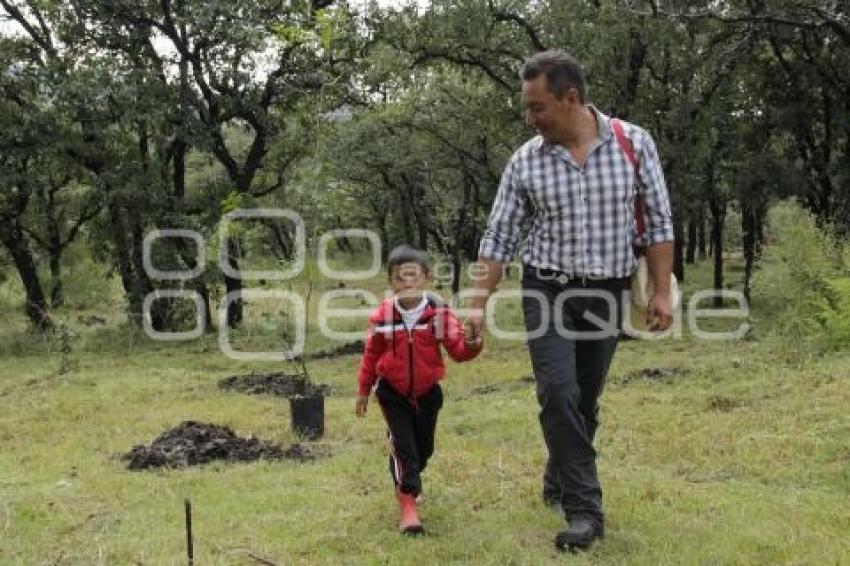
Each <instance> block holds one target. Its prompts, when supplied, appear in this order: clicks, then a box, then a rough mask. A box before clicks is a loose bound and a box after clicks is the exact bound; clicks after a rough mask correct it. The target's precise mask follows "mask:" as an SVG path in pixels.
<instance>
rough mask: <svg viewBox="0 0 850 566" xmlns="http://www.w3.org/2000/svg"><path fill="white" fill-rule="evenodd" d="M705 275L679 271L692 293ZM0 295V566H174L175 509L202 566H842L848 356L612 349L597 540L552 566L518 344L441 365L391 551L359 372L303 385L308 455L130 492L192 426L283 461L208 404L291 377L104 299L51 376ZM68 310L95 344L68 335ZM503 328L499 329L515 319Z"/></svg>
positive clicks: (275, 432) (765, 342) (674, 345)
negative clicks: (159, 326)
mask: <svg viewBox="0 0 850 566" xmlns="http://www.w3.org/2000/svg"><path fill="white" fill-rule="evenodd" d="M708 269H709V266H708V264H704V265H700V266H698V268H697V269H694V270H692V271H690V272H689V275H690V277H689V280H688V289H689V290H690V291H692V290H694V289H696V288H700V287H701V286H706V282H707V281H708V280H709V272H708ZM732 273H733V274H734V275H735V276H737V274H738V273H739V271H735V270H734V269H733V270H732ZM731 283H732V284H733V285H736V284H737V281H736V280H734V278H733V279H732V280H731ZM9 285H11V283H9V282H7V283H6V284H5V288H6V291H3V289H2V288H0V291H3V292H5V293H6V294H7V295H6V298H5V302H6V303H7V307H6V311H7V314H5V315H4V317H5V318H6V320H5V321H4V323H3V327H2V335H3V341H4V343H5V347H4V349H3V351H2V352H0V353H2V356H3V357H2V359H0V363H1V364H2V365H0V407H2V410H0V446H2V450H0V564H27V565H29V564H87V565H88V564H157V565H158V564H185V563H186V558H185V556H186V553H185V542H184V531H183V500H184V499H185V498H190V499H191V501H192V503H193V506H194V531H195V556H196V559H195V563H196V564H200V565H208V564H262V563H263V562H261V559H263V560H266V561H267V563H276V564H341V563H342V564H434V563H439V564H443V563H447V564H450V563H459V564H460V563H475V564H545V563H553V562H556V561H563V562H569V563H576V564H652V565H655V564H818V565H821V564H850V558H847V557H848V556H850V537H848V533H850V413H848V407H850V354H848V353H841V352H834V353H831V354H828V355H820V356H812V357H805V358H801V357H799V355H798V353H796V351H795V350H794V349H793V347H791V346H789V345H787V344H784V343H782V342H779V341H776V340H771V339H767V338H765V337H764V335H765V333H764V332H761V331H760V330H761V328H760V326H759V324H760V322H759V321H760V317H762V318H763V319H767V317H769V314H770V313H761V314H760V313H758V312H756V313H755V314H754V317H753V321H754V325H755V331H754V333H753V334H752V336H751V337H750V338H749V339H746V340H741V341H735V342H711V341H704V340H697V339H695V338H693V337H690V336H689V335H688V334H687V333H685V336H684V337H683V338H681V339H676V340H665V341H657V342H638V341H628V342H624V343H622V344H621V346H620V349H619V351H618V353H617V356H616V357H615V361H614V365H613V367H612V370H611V374H610V376H609V384H608V387H607V389H606V392H605V394H604V396H603V402H602V405H603V407H602V425H601V428H600V431H599V435H598V440H597V444H598V449H599V452H600V459H599V467H600V475H601V479H602V483H603V489H604V493H605V500H606V505H607V514H608V523H607V525H606V538H605V540H604V541H603V542H601V543H600V544H598V545H597V546H595V547H594V548H593V550H592V551H591V552H589V553H585V554H579V555H566V556H565V555H560V554H558V553H557V552H556V551H555V550H554V548H553V545H552V539H553V536H554V534H555V532H556V531H557V530H558V529H559V528H561V527H562V525H563V521H562V519H560V518H559V517H557V516H556V515H554V514H553V513H552V512H550V511H549V510H547V509H546V508H544V506H543V505H542V503H541V501H540V473H541V470H542V466H543V462H544V454H545V452H544V446H543V441H542V438H541V435H540V431H539V425H538V422H537V411H538V407H537V402H536V399H535V395H534V389H533V385H532V384H530V383H529V382H527V381H524V380H522V379H521V378H522V377H523V376H526V375H528V374H530V364H529V361H528V355H527V352H526V349H525V347H524V345H523V344H522V343H521V342H498V341H494V340H489V341H488V343H487V346H486V350H485V352H484V354H483V355H482V357H481V358H480V359H479V360H478V361H476V362H473V363H470V364H463V365H452V366H451V367H450V373H449V378H448V379H447V380H446V381H445V382H444V384H445V391H446V404H445V407H444V410H443V412H442V413H441V420H440V423H439V428H438V435H437V452H436V455H435V457H434V459H433V461H432V464H431V466H430V467H429V469H428V471H427V472H426V474H425V491H426V501H425V503H424V505H423V507H422V516H423V519H424V521H425V524H426V528H427V531H428V532H427V535H426V536H425V537H422V538H419V539H407V538H402V537H401V536H399V535H398V534H397V533H396V531H395V519H396V510H395V501H394V498H393V496H392V491H391V487H390V481H389V478H388V476H387V473H386V456H385V454H386V447H385V437H384V432H383V431H384V427H383V425H382V419H381V418H380V414H379V412H378V411H376V410H375V407H374V405H373V406H372V407H370V412H369V414H368V416H367V418H365V419H362V420H358V419H356V418H355V416H354V414H353V405H354V396H353V393H354V383H355V375H356V368H357V365H358V361H359V360H358V357H357V356H347V357H341V358H336V359H332V360H322V361H314V362H312V363H311V364H310V366H309V367H310V370H311V372H312V374H313V377H314V378H315V379H316V380H317V381H321V382H324V383H328V384H330V385H331V386H332V394H331V396H330V397H329V398H328V399H327V402H326V418H327V420H326V428H327V434H326V436H325V438H324V439H322V440H321V441H320V445H321V446H322V447H323V448H324V449H325V450H326V451H327V452H328V453H329V456H328V457H327V458H323V459H320V460H318V461H316V462H313V463H296V462H286V461H284V462H260V463H254V464H212V465H207V466H204V467H200V468H194V469H187V470H169V471H162V472H130V471H127V470H126V469H125V467H124V462H122V461H121V460H120V459H119V455H120V454H121V453H123V452H126V451H128V450H129V449H130V448H131V447H132V446H133V445H135V444H142V443H145V444H148V443H150V442H151V440H153V438H155V437H156V436H157V435H159V434H160V433H161V432H163V431H164V430H166V429H168V428H171V427H173V426H176V425H177V424H179V423H180V422H181V421H183V420H187V419H192V420H200V421H206V422H211V423H215V424H223V425H228V426H231V427H232V428H233V429H234V430H235V431H236V432H237V434H239V435H240V436H247V435H249V434H254V435H256V436H257V437H259V438H263V439H267V440H272V441H274V442H278V443H281V444H283V445H289V444H290V443H292V442H294V441H296V440H297V439H296V438H295V437H294V436H293V435H292V432H291V431H290V427H289V408H288V405H287V404H286V402H285V400H281V399H277V398H273V397H264V396H249V395H243V394H239V393H232V392H225V391H222V390H220V389H219V388H218V387H217V385H216V384H217V381H218V380H219V379H221V378H223V377H226V376H229V375H234V374H242V373H248V372H250V371H264V372H268V371H273V370H279V369H286V368H285V367H283V368H282V367H281V364H273V363H263V362H236V361H232V360H230V359H228V358H226V357H225V356H223V355H222V354H221V352H220V351H219V349H218V345H217V344H216V341H215V339H214V338H204V339H201V340H198V341H196V342H192V343H189V344H182V345H164V344H155V343H151V342H150V341H148V340H147V339H145V338H144V337H143V336H140V335H139V334H138V333H134V332H131V331H129V330H127V329H126V328H123V327H120V326H118V325H119V323H120V320H121V314H120V310H119V304H118V301H117V300H116V301H112V302H110V301H106V302H100V303H98V302H96V301H92V302H90V303H89V304H86V305H76V306H77V307H84V309H83V310H82V311H74V314H73V316H72V315H71V314H70V312H71V311H69V314H68V315H67V317H66V319H67V320H68V321H69V322H68V324H69V325H71V326H72V327H73V328H74V329H75V331H76V332H77V337H76V339H75V342H74V344H75V345H74V353H73V356H72V357H73V363H72V368H73V369H72V370H71V371H68V372H65V373H59V372H58V371H57V369H58V368H59V366H60V358H59V354H58V353H57V347H56V345H55V344H54V343H52V342H51V341H50V340H44V341H39V340H38V339H34V338H32V337H31V336H30V335H27V334H26V333H25V332H24V330H23V328H24V323H23V319H22V317H21V315H20V314H19V313H18V312H17V311H15V312H14V314H13V313H12V312H11V307H10V306H8V305H9V304H11V303H13V302H14V301H13V300H12V299H11V298H10V297H11V295H10V293H12V292H11V291H8V288H9ZM370 285H371V286H372V288H373V289H374V290H376V291H377V290H378V289H380V286H381V282H380V281H379V280H376V281H373V282H371V283H370ZM508 286H510V284H508ZM3 300H4V296H3V293H2V292H0V302H2V301H3ZM77 312H83V313H84V314H85V313H97V314H99V315H103V316H105V317H106V318H107V319H108V321H109V323H108V324H109V326H107V327H106V328H99V329H87V328H85V327H84V325H80V324H77V320H78V319H77V318H76V317H77ZM502 315H503V317H504V318H505V319H506V320H509V321H511V320H512V321H513V322H517V321H518V309H517V307H516V305H514V306H511V305H507V304H506V305H505V306H504V312H503V313H502ZM258 320H259V319H258ZM313 324H315V322H313ZM736 324H737V323H736ZM258 327H262V325H259V326H258ZM355 327H356V324H355ZM260 335H262V332H261V331H258V334H257V336H260ZM250 341H251V337H250V336H249V339H248V340H247V342H250ZM257 342H260V343H262V342H263V340H262V339H261V338H257ZM313 342H314V343H318V345H319V346H322V345H323V344H322V343H321V342H318V341H313ZM650 370H660V371H650Z"/></svg>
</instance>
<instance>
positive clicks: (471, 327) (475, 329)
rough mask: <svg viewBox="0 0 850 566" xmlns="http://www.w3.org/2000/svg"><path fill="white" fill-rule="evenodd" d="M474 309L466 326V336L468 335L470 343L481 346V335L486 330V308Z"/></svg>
mask: <svg viewBox="0 0 850 566" xmlns="http://www.w3.org/2000/svg"><path fill="white" fill-rule="evenodd" d="M473 309H474V310H473V311H472V312H471V313H469V316H468V317H467V319H466V322H465V324H464V327H465V328H464V334H465V335H466V334H468V339H467V342H468V343H469V342H472V343H474V344H479V343H480V342H481V333H482V332H483V330H484V308H483V307H481V308H475V307H473Z"/></svg>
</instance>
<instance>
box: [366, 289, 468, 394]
mask: <svg viewBox="0 0 850 566" xmlns="http://www.w3.org/2000/svg"><path fill="white" fill-rule="evenodd" d="M440 344H442V345H443V347H444V348H445V349H446V351H447V352H448V354H449V357H450V358H452V359H453V360H454V361H456V362H465V361H467V360H471V359H472V358H474V357H475V356H477V355H478V353H479V352H481V345H478V346H475V347H470V346H467V345H466V342H465V341H464V338H463V331H462V328H461V325H460V322H459V321H458V319H457V316H455V314H454V312H452V311H451V309H449V308H448V307H446V306H443V305H440V304H438V303H437V302H436V301H435V300H434V299H433V298H431V297H428V305H427V306H426V307H425V311H424V312H423V313H422V316H420V317H419V321H417V323H416V324H415V325H414V326H413V328H412V329H411V330H410V332H409V333H408V331H407V329H406V328H405V326H404V321H403V320H402V317H401V314H400V313H399V312H398V309H396V308H395V301H394V300H393V299H392V298H389V299H386V300H384V302H383V303H381V305H380V306H378V308H376V309H375V310H374V311H373V312H372V314H371V315H370V316H369V333H368V335H367V337H366V348H365V351H364V352H363V358H362V360H361V361H360V374H359V376H358V382H359V392H360V396H361V397H365V396H366V395H369V392H370V391H371V390H372V386H373V385H374V384H375V381H376V380H377V379H378V378H379V377H380V378H382V379H384V380H385V381H386V382H387V384H388V385H390V386H391V387H392V388H393V389H395V390H396V391H397V392H398V393H399V394H401V395H403V396H405V397H408V398H410V399H416V398H417V397H419V396H421V395H423V394H424V393H426V392H427V391H428V390H429V389H431V387H433V386H434V384H435V383H437V382H438V381H440V380H441V379H443V376H444V375H445V373H446V366H445V364H444V363H443V356H442V353H441V352H440Z"/></svg>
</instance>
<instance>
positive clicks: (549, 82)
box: [520, 49, 587, 104]
mask: <svg viewBox="0 0 850 566" xmlns="http://www.w3.org/2000/svg"><path fill="white" fill-rule="evenodd" d="M540 75H545V77H546V90H548V91H549V92H551V93H552V94H554V95H555V96H556V97H558V98H561V97H562V96H564V93H566V92H567V90H569V89H571V88H574V89H576V91H577V92H578V99H579V101H580V102H581V103H582V104H584V103H585V100H586V98H587V84H586V83H585V81H584V70H583V69H582V68H581V65H579V63H578V61H576V60H575V59H573V58H572V57H570V56H569V55H568V54H567V53H566V52H564V51H561V50H559V49H554V50H551V51H541V52H540V53H536V54H535V55H532V56H531V57H530V58H528V59H526V61H525V65H523V66H522V71H521V72H520V76H521V77H522V80H524V81H532V80H534V79H536V78H537V77H539V76H540Z"/></svg>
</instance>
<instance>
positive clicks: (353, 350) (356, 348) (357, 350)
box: [308, 340, 366, 360]
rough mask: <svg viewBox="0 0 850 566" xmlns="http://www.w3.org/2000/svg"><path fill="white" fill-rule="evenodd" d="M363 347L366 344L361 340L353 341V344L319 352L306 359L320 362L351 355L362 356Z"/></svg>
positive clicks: (349, 343)
mask: <svg viewBox="0 0 850 566" xmlns="http://www.w3.org/2000/svg"><path fill="white" fill-rule="evenodd" d="M365 347H366V344H365V343H364V342H363V340H355V341H354V342H348V343H346V344H343V345H342V346H338V347H336V348H332V349H330V350H320V351H318V352H316V353H314V354H311V355H310V356H308V358H309V359H311V360H322V359H326V358H337V357H339V356H350V355H352V354H362V353H363V349H364V348H365Z"/></svg>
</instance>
